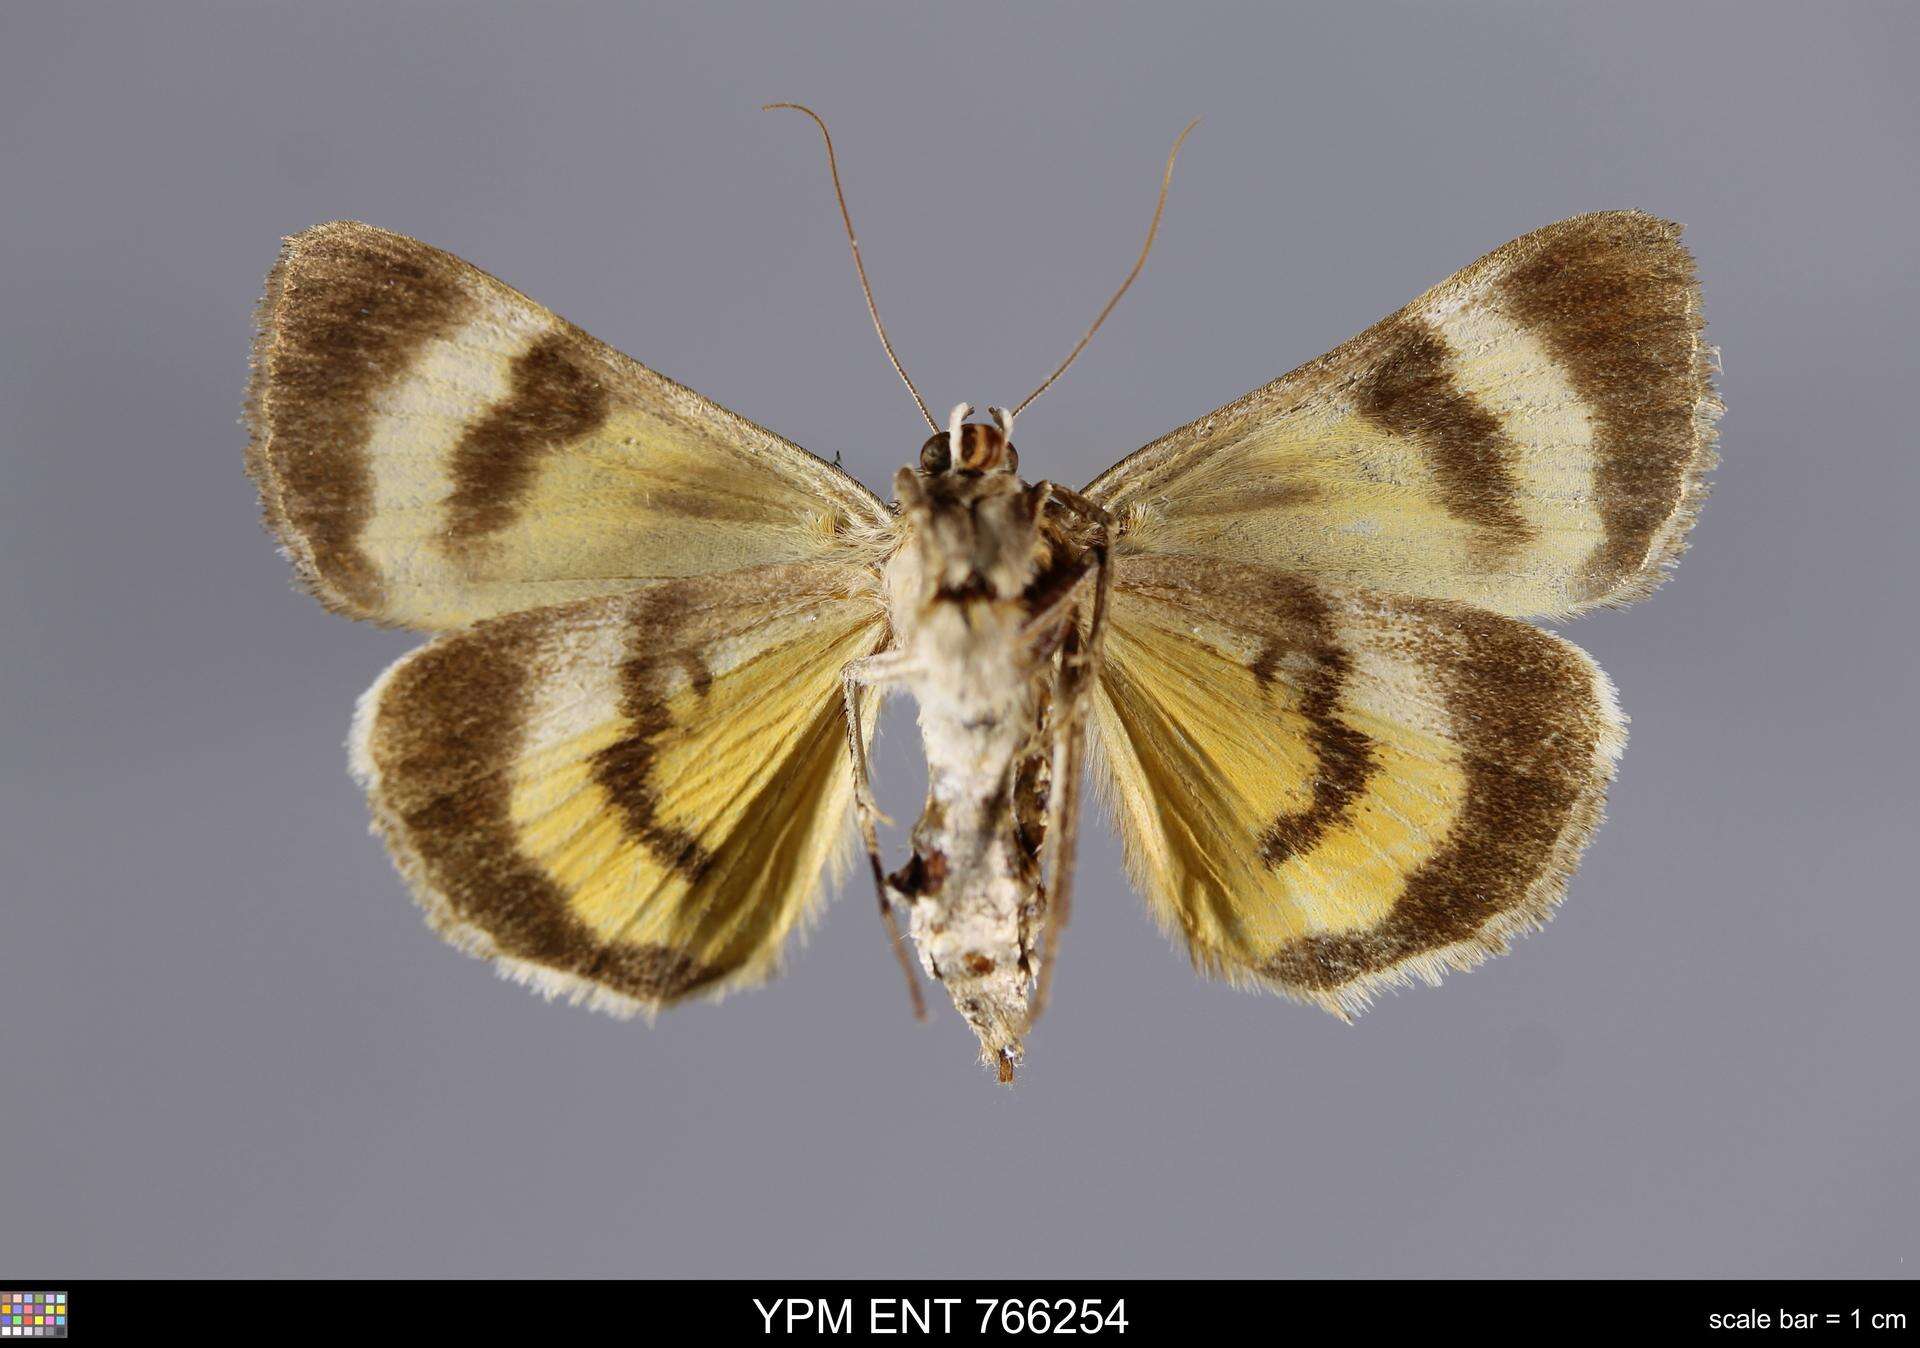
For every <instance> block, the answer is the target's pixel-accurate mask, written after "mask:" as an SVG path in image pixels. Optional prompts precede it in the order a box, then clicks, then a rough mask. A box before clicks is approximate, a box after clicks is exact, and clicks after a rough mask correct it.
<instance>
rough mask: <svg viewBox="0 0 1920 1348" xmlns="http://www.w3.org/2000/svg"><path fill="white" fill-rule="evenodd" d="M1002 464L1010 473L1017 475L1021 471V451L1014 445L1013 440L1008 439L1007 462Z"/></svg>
mask: <svg viewBox="0 0 1920 1348" xmlns="http://www.w3.org/2000/svg"><path fill="white" fill-rule="evenodd" d="M1000 466H1001V467H1002V468H1004V469H1005V470H1006V471H1007V472H1009V473H1013V474H1016V475H1017V474H1018V473H1019V472H1020V451H1019V450H1017V449H1015V448H1014V447H1013V441H1011V440H1009V441H1007V458H1006V462H1004V463H1002V464H1001V465H1000Z"/></svg>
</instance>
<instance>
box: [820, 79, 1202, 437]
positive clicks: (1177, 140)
mask: <svg viewBox="0 0 1920 1348" xmlns="http://www.w3.org/2000/svg"><path fill="white" fill-rule="evenodd" d="M1198 125H1200V119H1199V118H1198V117H1196V118H1194V119H1193V120H1192V121H1191V122H1188V123H1187V125H1186V128H1185V130H1183V131H1181V133H1180V134H1179V135H1178V136H1176V137H1174V140H1173V148H1172V149H1171V150H1169V151H1168V152H1167V171H1166V172H1165V173H1164V174H1162V175H1161V178H1160V200H1159V201H1157V202H1155V203H1154V206H1153V223H1152V224H1150V225H1148V226H1147V242H1146V245H1145V246H1144V247H1142V248H1141V250H1140V260H1139V261H1138V262H1135V263H1134V264H1133V270H1132V271H1130V272H1128V273H1127V279H1126V280H1124V281H1122V282H1121V283H1120V288H1119V289H1118V290H1116V291H1114V292H1113V298H1112V299H1110V300H1108V301H1107V307H1106V308H1104V309H1102V310H1101V311H1100V316H1099V317H1098V318H1096V319H1094V320H1093V326H1092V327H1090V328H1088V329H1087V334H1086V336H1084V337H1082V338H1081V339H1080V342H1079V344H1078V345H1077V346H1075V347H1074V348H1073V350H1071V351H1069V352H1067V358H1066V359H1065V360H1063V361H1061V362H1060V365H1059V367H1058V368H1057V369H1055V370H1054V372H1053V373H1052V374H1050V375H1048V376H1047V377H1046V379H1045V380H1044V381H1043V382H1042V383H1041V385H1040V387H1039V388H1037V389H1035V390H1034V391H1033V392H1031V393H1029V394H1028V395H1027V396H1026V399H1025V400H1024V401H1023V402H1022V403H1021V404H1020V405H1019V406H1018V407H1016V408H1014V409H1013V411H1012V412H1010V413H1008V415H1007V420H1008V421H1012V420H1013V418H1014V417H1017V416H1019V415H1020V414H1021V413H1022V412H1024V411H1026V410H1027V408H1028V407H1029V406H1031V405H1032V403H1033V400H1034V399H1035V398H1038V397H1039V396H1040V395H1041V394H1043V393H1045V392H1046V391H1047V390H1048V389H1050V388H1052V387H1053V381H1054V380H1056V379H1058V378H1059V377H1060V376H1061V375H1063V374H1065V373H1066V372H1067V367H1068V366H1069V365H1071V364H1073V362H1074V361H1076V360H1078V359H1079V358H1080V353H1081V352H1082V351H1084V350H1086V349H1087V343H1088V342H1090V341H1092V340H1093V334H1094V333H1096V332H1098V331H1100V325H1101V324H1102V323H1104V322H1106V321H1107V315H1108V314H1110V313H1112V312H1113V306H1114V305H1116V304H1118V303H1120V297H1121V296H1122V295H1124V294H1126V293H1127V287H1128V286H1130V285H1132V284H1133V282H1134V278H1136V277H1137V276H1139V275H1140V269H1141V268H1142V267H1145V266H1146V265H1147V254H1148V253H1151V252H1152V251H1153V237H1154V235H1156V234H1158V233H1159V232H1160V213H1161V212H1162V211H1164V210H1166V208H1167V189H1168V188H1169V187H1171V186H1173V161H1174V160H1176V159H1178V158H1179V157H1180V146H1181V144H1182V143H1183V142H1184V141H1185V140H1186V138H1187V133H1188V132H1190V131H1192V130H1193V128H1195V127H1196V126H1198ZM820 129H821V130H822V131H824V130H826V128H825V127H822V128H820ZM849 228H851V226H849ZM854 257H855V260H858V258H859V253H858V252H857V251H856V252H855V254H854ZM868 302H869V303H871V302H872V301H871V299H869V301H868ZM874 321H875V322H876V323H877V322H879V319H878V317H876V318H875V319H874ZM882 340H885V338H884V337H883V338H882ZM901 378H903V379H904V378H906V376H905V375H904V374H903V375H902V376H901ZM915 396H916V397H917V396H918V395H915ZM922 410H925V409H924V408H923V409H922Z"/></svg>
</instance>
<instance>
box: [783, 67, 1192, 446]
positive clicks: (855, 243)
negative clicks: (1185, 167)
mask: <svg viewBox="0 0 1920 1348" xmlns="http://www.w3.org/2000/svg"><path fill="white" fill-rule="evenodd" d="M775 108H792V109H793V110H794V111H795V112H804V113H806V114H807V116H809V117H811V118H813V124H814V125H815V126H817V127H819V128H820V134H821V136H822V137H823V138H825V140H826V142H827V171H828V172H829V173H831V174H832V175H833V195H834V197H835V199H837V200H838V201H839V203H840V220H841V222H842V223H843V224H845V225H846V227H847V246H848V247H850V248H851V249H853V269H854V270H855V271H856V272H858V273H860V293H861V294H863V295H865V296H866V297H867V312H868V313H870V314H872V315H873V330H874V331H875V332H877V333H879V334H880V345H881V346H883V347H885V348H886V351H887V359H888V360H890V361H892V362H893V371H894V373H895V374H897V375H899V376H900V382H901V383H903V384H905V385H906V386H907V392H909V393H911V394H912V395H913V401H914V404H915V405H916V406H918V407H919V409H920V415H921V416H923V417H925V418H926V419H927V426H928V428H929V429H931V430H933V431H934V432H936V433H938V431H939V430H940V423H939V422H937V421H935V420H934V419H933V413H931V412H929V411H928V410H927V400H926V399H925V398H922V397H921V396H920V390H919V389H917V388H915V387H914V386H913V380H911V379H909V378H908V377H907V371H906V369H905V367H903V366H902V365H901V364H900V357H898V356H896V355H894V354H893V343H892V342H890V341H888V340H887V325H886V324H884V323H882V322H881V321H880V309H879V306H878V305H876V304H875V303H874V302H873V287H872V286H871V285H869V284H868V283H867V267H866V264H865V263H863V262H862V261H861V260H860V240H859V239H857V238H855V237H854V233H853V216H851V215H850V214H848V212H847V194H846V193H845V192H843V191H841V189H840V159H839V156H837V155H835V154H834V152H833V135H832V133H831V132H829V131H828V130H827V124H826V123H825V122H823V121H821V120H820V114H819V113H817V112H815V111H814V110H813V109H812V108H809V107H807V106H806V105H805V104H802V103H766V104H762V105H761V108H760V111H762V112H771V111H772V110H773V109H775ZM1188 130H1192V128H1191V127H1189V128H1188ZM1185 134H1186V132H1184V131H1183V132H1181V135H1183V136H1184V135H1185ZM1174 148H1175V149H1178V148H1179V146H1178V145H1177V144H1176V145H1175V147H1174ZM1167 173H1168V174H1169V176H1171V174H1172V173H1173V164H1172V162H1171V161H1169V162H1168V164H1167ZM1166 199H1167V193H1166V189H1165V188H1164V187H1163V188H1161V189H1160V200H1161V203H1162V204H1165V202H1166ZM1153 222H1154V224H1155V225H1156V226H1158V225H1159V223H1160V213H1159V212H1158V211H1155V212H1154V213H1153ZM1147 242H1148V243H1149V244H1151V243H1152V242H1153V236H1152V235H1151V234H1149V235H1148V236H1147ZM1140 260H1141V261H1142V262H1145V261H1146V257H1145V255H1144V254H1143V255H1142V256H1141V259H1140ZM1139 270H1140V269H1139V268H1138V267H1135V268H1134V271H1135V272H1136V273H1138V271H1139ZM1127 280H1128V281H1129V282H1131V281H1132V280H1133V278H1132V277H1128V278H1127ZM1120 289H1121V290H1122V291H1124V290H1125V289H1126V286H1122V287H1120ZM1114 298H1115V299H1116V300H1117V299H1119V298H1120V297H1119V296H1118V295H1116V296H1114ZM1107 307H1108V308H1109V309H1111V308H1112V307H1113V306H1112V305H1108V306H1107ZM1101 317H1102V318H1105V317H1106V315H1105V314H1102V315H1101ZM1094 326H1095V327H1098V326H1100V325H1099V324H1097V323H1096V324H1094ZM1087 335H1088V336H1089V337H1091V336H1092V335H1093V334H1092V333H1088V334H1087ZM1081 345H1082V346H1085V345H1086V343H1085V342H1082V343H1081ZM1074 354H1075V355H1078V354H1079V352H1078V351H1077V350H1076V351H1075V352H1074ZM1068 360H1069V363H1071V360H1072V357H1069V358H1068ZM1061 368H1062V369H1064V368H1066V367H1065V366H1062V367H1061ZM1055 373H1056V374H1058V373H1059V372H1058V371H1055ZM1052 382H1053V381H1052V380H1048V381H1047V383H1052ZM1041 387H1042V388H1045V387H1046V385H1045V384H1043V385H1041ZM1038 396H1039V395H1038V394H1035V395H1034V397H1038ZM1027 401H1028V402H1031V401H1033V399H1032V398H1029V399H1028V400H1027ZM1024 405H1025V404H1022V406H1024Z"/></svg>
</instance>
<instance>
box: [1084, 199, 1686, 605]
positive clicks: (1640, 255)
mask: <svg viewBox="0 0 1920 1348" xmlns="http://www.w3.org/2000/svg"><path fill="white" fill-rule="evenodd" d="M1679 236H1680V227H1679V226H1678V225H1675V224H1671V223H1669V222H1667V221H1664V220H1659V219H1656V218H1654V217H1653V216H1650V215H1644V214H1641V213H1640V212H1637V211H1612V212H1606V213H1602V214H1597V215H1583V216H1579V217H1576V218H1574V219H1571V220H1564V221H1561V222H1560V223H1559V224H1556V225H1549V226H1548V227H1547V228H1545V229H1542V230H1537V231H1535V232H1534V233H1532V234H1528V235H1525V236H1524V237H1522V238H1519V239H1516V240H1514V241H1513V242H1512V243H1510V244H1507V245H1506V246H1505V247H1504V248H1501V249H1499V250H1498V251H1496V252H1494V253H1491V254H1489V255H1488V256H1486V257H1484V258H1481V259H1480V260H1479V261H1478V262H1476V263H1474V264H1473V265H1472V266H1470V267H1468V268H1466V269H1465V270H1464V271H1461V272H1459V273H1457V274H1456V275H1454V276H1453V277H1451V278H1450V279H1448V280H1447V281H1444V282H1442V283H1441V284H1440V285H1438V286H1436V287H1435V288H1434V289H1432V290H1430V291H1428V292H1427V293H1426V294H1425V295H1422V296H1421V297H1420V298H1419V299H1417V300H1415V301H1414V302H1413V303H1412V304H1409V305H1408V306H1407V307H1406V308H1404V309H1402V310H1401V311H1400V312H1399V313H1397V314H1394V315H1393V316H1392V317H1391V318H1387V319H1384V320H1383V321H1381V322H1380V323H1377V324H1375V325H1374V326H1373V327H1372V328H1369V329H1368V330H1367V331H1366V332H1364V333H1362V334H1361V335H1360V336H1358V337H1356V338H1354V339H1353V340H1352V341H1350V342H1348V343H1346V344H1345V345H1344V346H1341V347H1339V348H1338V349H1336V350H1335V351H1333V352H1331V353H1330V354H1328V355H1326V356H1323V357H1321V358H1320V359H1319V360H1316V361H1314V362H1312V363H1311V364H1308V365H1304V366H1302V367H1301V368H1300V369H1298V370H1295V371H1294V372H1293V373H1292V374H1289V375H1286V376H1284V377H1282V378H1280V379H1278V380H1276V381H1275V382H1274V383H1272V384H1269V385H1267V386H1266V387H1265V388H1261V389H1258V390H1256V391H1254V392H1253V393H1250V394H1248V395H1247V396H1246V397H1244V398H1242V399H1240V400H1239V401H1238V402H1235V403H1231V404H1229V405H1228V406H1226V407H1223V408H1221V409H1220V410H1218V411H1217V412H1214V413H1212V414H1211V415H1209V416H1207V417H1204V418H1202V419H1201V420H1199V421H1196V422H1194V423H1193V424H1191V425H1189V426H1185V427H1182V428H1181V429H1179V430H1177V431H1174V432H1173V433H1172V434H1170V435H1168V436H1166V437H1164V438H1162V439H1161V440H1159V441H1156V442H1155V443H1154V444H1152V445H1149V446H1148V447H1147V448H1145V449H1143V450H1141V451H1140V452H1139V453H1138V454H1135V455H1133V456H1131V457H1130V458H1128V459H1126V460H1124V461H1122V462H1121V463H1120V464H1118V465H1116V466H1115V467H1114V468H1112V469H1110V470H1108V471H1107V472H1106V473H1104V474H1102V475H1101V476H1100V477H1099V478H1097V479H1096V480H1095V481H1094V482H1093V483H1092V484H1091V485H1090V486H1089V487H1088V488H1087V495H1089V496H1091V497H1093V498H1094V499H1095V500H1097V501H1099V502H1101V504H1103V505H1105V506H1107V507H1108V508H1109V509H1111V510H1113V511H1115V512H1116V514H1118V515H1119V516H1120V517H1121V520H1122V525H1123V528H1124V529H1125V531H1126V537H1127V540H1128V545H1129V546H1131V547H1133V548H1135V549H1137V550H1141V551H1157V552H1172V553H1183V554H1189V555H1198V556H1210V557H1221V558H1225V559H1228V560H1243V561H1253V562H1258V563H1261V564H1264V565H1269V566H1275V567H1280V568H1282V569H1286V570H1295V571H1300V572H1303V573H1305V574H1308V575H1312V576H1316V577H1319V578H1322V579H1325V580H1328V581H1331V582H1334V583H1336V584H1343V585H1350V586H1358V587H1362V588H1371V589H1379V590H1386V591H1391V592H1393V593H1396V594H1407V595H1418V596H1425V597H1431V598H1442V599H1455V600H1461V601H1465V602H1470V603H1475V604H1479V605H1481V606H1483V607H1485V608H1489V609H1492V610H1494V611H1495V612H1498V613H1507V614H1512V615H1515V616H1564V615H1568V614H1572V613H1576V612H1579V611H1581V610H1584V609H1588V608H1591V607H1593V606H1595V605H1598V604H1623V603H1627V602H1630V601H1632V600H1633V599H1636V598H1639V597H1641V596H1642V595H1644V594H1645V593H1646V592H1647V591H1649V590H1651V589H1652V588H1653V587H1654V586H1655V585H1657V584H1658V583H1659V581H1660V580H1661V579H1662V578H1663V568H1664V567H1667V566H1670V565H1672V564H1673V563H1674V562H1675V561H1676V560H1678V557H1679V555H1680V552H1681V550H1682V548H1683V547H1684V542H1685V537H1686V534H1687V531H1688V529H1689V528H1690V527H1691V526H1692V524H1693V520H1694V516H1695V514H1696V513H1697V511H1698V509H1699V506H1700V502H1701V499H1702V498H1703V497H1704V495H1705V493H1706V483H1705V477H1704V475H1705V473H1706V472H1707V470H1708V469H1710V468H1711V467H1712V466H1713V463H1714V452H1713V439H1714V421H1715V418H1716V417H1717V416H1718V414H1719V411H1720V404H1719V402H1718V400H1717V399H1716V397H1715V395H1714V391H1713V386H1712V371H1713V361H1714V353H1713V351H1712V349H1711V348H1710V347H1708V346H1707V345H1706V344H1705V343H1704V341H1703V339H1702V334H1701V318H1700V297H1699V289H1698V286H1697V284H1696V281H1695V278H1694V268H1693V260H1692V258H1691V257H1690V256H1689V255H1688V253H1687V251H1686V249H1685V248H1684V247H1682V246H1681V244H1680V241H1679Z"/></svg>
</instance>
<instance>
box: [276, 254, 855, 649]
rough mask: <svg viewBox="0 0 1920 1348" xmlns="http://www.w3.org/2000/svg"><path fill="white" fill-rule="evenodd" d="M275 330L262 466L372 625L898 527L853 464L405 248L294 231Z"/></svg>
mask: <svg viewBox="0 0 1920 1348" xmlns="http://www.w3.org/2000/svg"><path fill="white" fill-rule="evenodd" d="M259 322H260V335H259V339H258V341H257V343H256V345H255V348H254V376H253V384H252V388H251V390H250V396H249V398H248V419H249V422H250V424H251V427H252V432H253V441H252V445H251V448H250V450H249V453H248V460H247V461H248V468H249V470H250V471H251V473H252V474H253V477H254V479H255V481H256V482H257V483H258V484H259V487H260V494H261V498H262V500H263V502H264V503H265V508H266V516H267V521H268V524H269V525H270V527H271V528H272V530H273V532H274V533H275V534H276V535H277V536H278V537H279V539H280V541H281V543H282V544H283V546H284V547H285V549H286V551H287V553H288V555H289V556H290V557H291V558H292V560H293V563H294V565H295V567H296V569H297V570H298V572H299V574H300V576H301V578H302V580H303V581H304V582H305V583H306V584H307V585H308V587H309V588H311V589H312V590H313V592H314V593H315V594H316V595H317V596H319V598H320V599H321V600H322V601H323V602H325V603H326V604H327V605H328V606H329V607H332V608H335V609H337V610H339V611H341V612H344V613H347V614H350V615H351V616H353V617H356V618H370V619H373V620H375V621H378V622H384V623H393V624H400V625H405V626H409V627H420V628H426V629H429V630H443V629H448V628H453V627H457V626H460V625H462V624H464V623H468V622H472V621H474V620H477V619H482V618H488V617H492V616H494V615H496V614H501V613H508V612H513V611H516V610H519V609H526V608H532V607H536V606H542V605H550V604H556V603H561V602H565V601H567V600H571V599H579V598H585V597H588V596H591V595H597V594H608V593H612V592H615V591H617V590H620V589H623V588H626V587H628V586H630V585H632V584H633V583H634V582H635V581H637V580H646V579H652V578H659V577H669V576H688V575H700V574H706V573H712V572H721V571H729V570H733V569H735V568H738V567H744V566H749V565H755V564H767V563H780V562H790V561H797V560H802V559H806V558H813V557H819V556H822V555H825V554H828V553H830V552H832V551H833V550H835V549H836V548H840V547H846V546H858V545H859V543H860V542H861V540H862V539H870V538H871V537H872V536H873V535H874V534H875V533H876V532H880V531H884V530H885V529H886V528H887V527H888V526H887V521H888V516H887V514H886V511H885V508H884V507H883V506H882V505H881V504H880V502H879V501H878V500H877V499H876V498H875V497H874V496H873V495H872V493H870V492H868V491H867V490H866V489H865V488H863V487H862V486H860V485H859V483H857V482H855V481H854V480H853V479H852V478H850V477H848V476H847V475H846V474H844V473H842V472H840V471H839V470H838V469H836V468H834V467H832V466H831V465H829V464H826V463H823V462H822V461H820V460H819V459H816V458H814V457H813V456H812V455H810V454H808V453H806V452H805V451H804V450H802V449H800V448H798V447H797V446H794V445H792V444H789V443H788V442H787V441H785V440H782V439H780V438H779V437H778V436H775V435H773V434H771V433H769V432H767V431H764V430H762V429H760V428H759V427H758V426H755V425H753V424H752V423H750V422H747V421H745V420H743V419H741V418H740V417H737V416H734V415H733V414H732V413H730V412H728V411H726V410H725V409H724V408H722V407H719V406H718V405H716V404H714V403H712V402H709V401H708V400H707V399H705V398H702V397H701V396H700V395H699V394H697V393H694V392H692V391H691V390H689V389H685V388H682V387H681V386H680V385H678V384H676V383H674V382H673V381H672V380H669V379H667V378H665V377H663V376H661V375H658V374H655V373H654V372H653V371H652V370H649V369H647V368H646V367H645V366H642V365H640V364H638V363H637V362H635V361H633V360H630V359H629V358H627V357H626V356H623V355H621V354H620V353H619V352H617V351H615V350H613V349H612V348H610V347H608V346H605V345H603V344H602V343H600V342H597V341H595V340H594V339H593V338H591V337H589V336H587V335H586V334H585V333H583V332H581V331H580V330H579V329H578V328H576V327H574V326H573V325H572V324H570V323H567V322H565V321H564V320H562V319H560V318H558V317H556V316H555V315H554V314H552V313H551V312H549V311H548V310H546V309H544V308H542V307H541V306H539V305H537V304H535V303H534V302H533V301H531V300H529V299H528V298H527V297H526V296H524V295H522V294H520V293H519V292H518V291H515V290H512V289H510V288H508V287H507V286H505V285H502V284H501V283H500V282H499V281H496V280H494V279H493V278H492V277H491V276H488V275H487V274H486V273H484V272H482V271H480V270H479V269H478V268H476V267H472V266H470V265H468V264H467V263H465V262H462V261H461V260H460V259H458V258H456V257H454V256H452V255H451V254H449V253H444V252H441V251H440V250H439V249H437V248H430V247H428V246H427V245H426V244H423V243H420V242H417V241H416V240H413V239H409V238H405V237H403V236H401V235H398V234H390V233H387V232H386V231H384V230H378V229H374V228H372V227H370V226H367V225H362V224H355V223H351V222H340V223H335V224H328V225H320V226H318V227H316V228H314V229H310V230H308V231H306V232H305V233H304V234H300V235H297V236H295V237H294V238H291V239H289V240H287V243H286V247H285V249H284V250H283V252H282V253H281V256H280V261H279V263H278V264H277V265H276V266H275V267H274V269H273V273H272V275H271V276H270V277H269V278H268V282H267V293H266V297H265V299H264V300H263V301H262V302H261V307H260V319H259Z"/></svg>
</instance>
